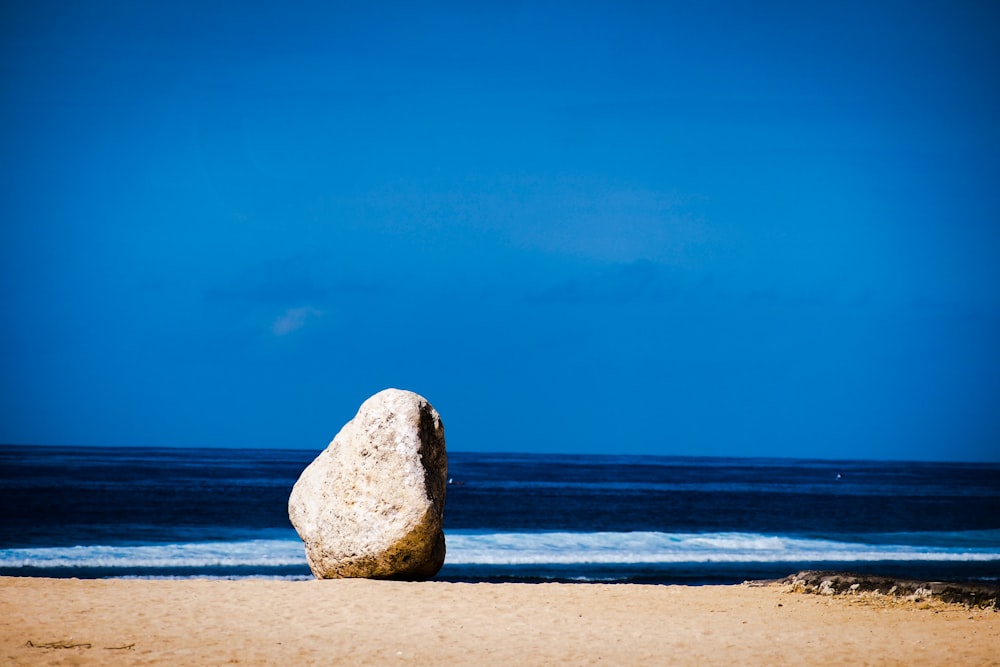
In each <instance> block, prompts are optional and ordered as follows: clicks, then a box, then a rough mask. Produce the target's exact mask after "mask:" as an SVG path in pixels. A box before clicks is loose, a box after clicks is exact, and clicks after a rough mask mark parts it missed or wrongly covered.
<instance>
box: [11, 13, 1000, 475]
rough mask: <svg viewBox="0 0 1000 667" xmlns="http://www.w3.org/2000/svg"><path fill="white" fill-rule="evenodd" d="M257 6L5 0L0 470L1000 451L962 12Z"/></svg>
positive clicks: (997, 337)
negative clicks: (352, 430)
mask: <svg viewBox="0 0 1000 667" xmlns="http://www.w3.org/2000/svg"><path fill="white" fill-rule="evenodd" d="M203 4H211V5H212V7H211V8H206V7H203V6H202V5H203ZM286 4H287V6H282V7H280V8H279V7H277V6H276V7H274V8H272V9H248V8H247V7H246V6H245V3H186V2H171V3H132V2H99V3H89V2H88V3H83V2H33V3H16V4H15V3H10V2H7V3H3V5H2V9H0V12H2V14H0V141H2V144H0V146H2V148H0V155H2V157H3V160H2V163H0V170H2V173H0V219H2V228H0V279H2V281H3V290H2V297H0V298H2V303H0V305H2V308H3V313H4V319H3V322H4V323H3V327H2V330H0V350H2V357H0V364H2V366H0V369H2V376H3V379H4V381H3V383H2V386H0V441H2V442H11V443H39V444H78V445H172V446H225V447H293V448H320V447H322V446H325V444H326V443H327V442H328V441H329V440H330V438H331V437H332V436H333V435H334V434H335V433H336V431H337V430H338V429H339V428H340V426H341V425H342V424H343V423H344V422H345V421H346V420H347V419H349V418H350V417H351V416H352V415H353V414H354V412H355V410H356V409H357V406H358V405H359V404H360V403H361V401H363V400H364V399H365V398H366V397H367V396H369V395H370V394H372V393H374V392H376V391H378V390H380V389H383V388H385V387H390V386H392V387H400V388H406V389H411V390H414V391H417V392H419V393H421V394H423V395H425V396H426V397H427V398H428V399H429V400H430V401H431V402H432V403H433V404H434V405H435V407H437V408H438V410H439V411H440V412H441V414H442V416H443V418H444V421H445V426H446V429H447V437H448V442H449V447H450V448H452V449H456V450H497V451H504V450H513V451H565V452H608V453H617V452H628V453H651V454H668V455H669V454H681V455H687V454H695V455H699V454H701V455H726V456H732V455H735V456H803V457H821V458H889V459H893V458H901V459H931V460H934V459H953V460H994V461H995V460H1000V344H998V341H1000V271H998V268H997V266H998V261H997V255H998V251H1000V188H998V184H1000V181H998V176H1000V150H998V149H1000V81H998V78H1000V77H998V73H997V72H998V70H997V63H1000V39H998V38H997V36H998V34H1000V32H998V29H1000V11H998V10H996V9H993V8H990V6H989V3H980V2H950V1H949V2H945V1H942V2H900V3H870V2H847V3H822V4H821V3H802V2H774V3H759V2H746V3H733V2H700V3H690V5H684V4H680V3H677V4H669V3H662V4H661V3H607V4H599V3H561V4H549V3H545V4H544V5H541V6H539V5H538V4H537V3H523V4H517V3H509V2H505V3H490V4H485V3H458V2H456V3H452V4H434V5H430V6H424V7H416V6H414V5H413V4H412V3H400V4H381V5H377V6H375V5H371V6H369V5H367V4H366V3H362V4H364V5H365V6H363V7H356V6H353V5H354V4H357V3H352V6H347V5H344V6H339V5H338V3H286Z"/></svg>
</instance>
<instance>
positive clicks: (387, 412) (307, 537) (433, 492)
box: [288, 389, 448, 579]
mask: <svg viewBox="0 0 1000 667" xmlns="http://www.w3.org/2000/svg"><path fill="white" fill-rule="evenodd" d="M447 478H448V457H447V454H446V453H445V445H444V427H443V426H442V424H441V416H440V415H439V414H438V413H437V411H436V410H435V409H434V408H433V407H432V406H431V404H430V403H428V402H427V399H425V398H423V397H422V396H420V395H419V394H415V393H413V392H411V391H402V390H399V389H386V390H384V391H380V392H379V393H377V394H375V395H374V396H372V397H371V398H369V399H368V400H366V401H365V402H364V403H362V404H361V408H360V409H359V410H358V414H357V415H355V416H354V418H353V419H352V420H351V421H349V422H347V424H345V425H344V427H343V428H342V429H341V430H340V433H338V434H337V436H336V437H335V438H334V439H333V441H332V442H331V443H330V444H329V446H327V448H326V449H325V450H323V451H322V452H321V453H320V455H319V456H317V457H316V459H315V460H314V461H313V462H312V463H310V464H309V465H308V466H307V467H306V469H305V470H304V471H303V472H302V475H301V476H299V479H298V481H297V482H296V483H295V486H294V487H293V488H292V494H291V497H290V498H289V500H288V516H289V518H290V519H291V521H292V525H293V526H295V530H296V531H298V533H299V536H300V537H301V538H302V541H303V542H305V548H306V559H307V560H308V561H309V567H310V569H312V572H313V574H314V575H316V577H318V578H320V579H336V578H343V577H366V578H373V579H427V578H430V577H433V576H434V575H435V574H437V572H438V570H440V569H441V566H442V565H443V564H444V556H445V541H444V530H443V525H442V524H443V519H444V497H445V488H446V485H447Z"/></svg>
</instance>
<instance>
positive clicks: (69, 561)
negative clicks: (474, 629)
mask: <svg viewBox="0 0 1000 667" xmlns="http://www.w3.org/2000/svg"><path fill="white" fill-rule="evenodd" d="M447 544H448V554H447V559H446V563H447V564H449V565H574V564H579V565H588V564H590V565H600V564H619V565H622V564H669V563H780V562H811V563H821V562H864V561H938V562H960V561H968V562H973V561H977V562H988V561H1000V546H997V545H996V544H993V545H989V546H981V547H975V548H970V547H956V546H940V545H936V546H918V545H914V544H864V543H859V542H840V541H833V540H820V539H809V538H802V537H784V536H775V535H759V534H755V533H658V532H627V533H626V532H622V533H616V532H601V533H572V532H539V533H478V532H462V531H450V532H449V533H448V534H447ZM254 567H259V568H269V567H275V568H277V567H301V568H303V569H305V568H306V567H307V565H306V559H305V551H304V549H303V545H302V543H301V542H300V541H298V540H245V541H234V542H203V543H184V544H164V545H148V546H76V547H45V548H30V549H0V568H2V569H4V570H7V571H10V570H16V569H21V568H105V569H126V568H128V569H133V570H135V569H142V570H151V571H155V570H158V569H166V568H254Z"/></svg>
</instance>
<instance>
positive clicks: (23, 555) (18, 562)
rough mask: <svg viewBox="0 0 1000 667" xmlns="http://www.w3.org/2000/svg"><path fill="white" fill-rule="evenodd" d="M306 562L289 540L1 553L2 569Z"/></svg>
mask: <svg viewBox="0 0 1000 667" xmlns="http://www.w3.org/2000/svg"><path fill="white" fill-rule="evenodd" d="M305 563H306V558H305V552H304V551H303V548H302V543H301V542H298V541H292V540H246V541H241V542H194V543H185V544H159V545H148V546H77V547H41V548H31V549H2V550H0V567H5V568H21V567H93V568H177V567H200V568H205V567H282V566H295V565H305Z"/></svg>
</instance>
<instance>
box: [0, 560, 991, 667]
mask: <svg viewBox="0 0 1000 667" xmlns="http://www.w3.org/2000/svg"><path fill="white" fill-rule="evenodd" d="M0 661H2V662H4V663H5V664H12V665H43V664H44V665H208V664H211V665H225V664H243V665H277V664H295V665H303V664H324V665H385V664H416V665H442V664H446V665H482V664H492V665H515V664H516V665H543V664H546V665H547V664H566V665H593V664H630V665H662V664H671V665H701V666H703V665H723V664H724V665H733V664H762V665H763V664H768V665H810V664H812V665H830V664H844V665H848V664H849V665H909V666H912V665H940V664H942V663H945V662H946V663H948V664H955V665H1000V614H998V613H997V612H996V611H992V610H979V609H970V608H967V607H964V606H961V605H955V604H945V603H942V602H936V601H906V600H899V599H894V598H886V597H877V598H872V597H852V596H833V597H831V596H821V595H813V594H803V593H798V592H792V591H791V590H790V589H789V587H787V586H784V585H771V586H747V585H737V586H699V587H689V586H641V585H626V584H609V585H603V584H578V585H577V584H486V583H477V584H462V583H445V582H423V583H403V582H383V581H370V580H331V581H298V582H293V581H274V580H237V581H218V580H198V579H190V580H173V581H155V580H77V579H42V578H28V577H24V578H0Z"/></svg>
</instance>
